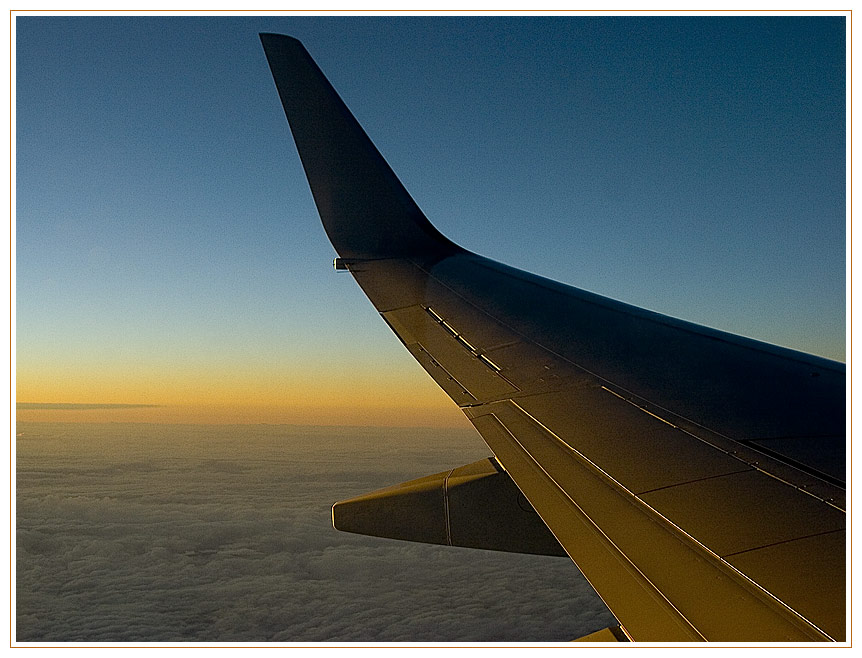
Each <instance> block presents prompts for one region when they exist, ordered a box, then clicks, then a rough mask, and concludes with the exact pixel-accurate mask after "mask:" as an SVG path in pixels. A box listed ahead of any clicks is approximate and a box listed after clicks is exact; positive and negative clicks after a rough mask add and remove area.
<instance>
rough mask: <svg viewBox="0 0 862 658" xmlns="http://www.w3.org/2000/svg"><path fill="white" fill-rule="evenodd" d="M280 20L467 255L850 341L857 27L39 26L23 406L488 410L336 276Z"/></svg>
mask: <svg viewBox="0 0 862 658" xmlns="http://www.w3.org/2000/svg"><path fill="white" fill-rule="evenodd" d="M259 32H280V33H286V34H290V35H293V36H295V37H297V38H299V39H300V40H302V41H303V42H304V44H305V46H306V47H307V49H308V50H309V52H310V53H311V54H312V56H313V57H314V58H315V59H316V61H317V62H318V64H319V65H320V67H321V68H322V69H323V71H324V73H326V75H327V76H328V77H329V78H330V80H331V81H332V83H333V85H334V86H335V88H336V89H337V90H338V91H339V93H340V94H341V95H342V97H343V98H344V100H345V101H346V103H347V105H348V106H349V107H350V108H351V110H352V111H353V112H354V114H355V115H356V116H357V118H358V119H359V121H360V123H361V124H362V125H363V126H364V127H365V129H366V131H367V132H368V134H369V136H370V137H371V139H372V140H373V141H374V142H375V143H376V144H377V146H378V148H379V149H380V150H381V152H382V153H383V155H384V157H386V158H387V160H388V161H389V163H390V164H391V165H392V167H393V169H394V170H395V172H396V173H397V174H398V175H399V177H400V178H401V180H402V181H403V182H404V184H405V186H406V187H407V189H408V190H409V191H410V192H411V194H412V195H413V197H414V198H415V199H416V201H417V203H418V204H419V206H420V207H421V208H422V209H423V210H424V211H425V213H426V215H427V216H428V217H429V219H430V220H431V221H432V222H433V223H434V224H435V225H436V226H437V227H438V228H439V229H440V230H441V231H442V232H443V233H444V234H446V235H447V236H449V237H450V238H452V239H453V240H455V241H456V242H458V243H460V244H462V245H463V246H465V247H467V248H468V249H471V250H473V251H477V252H479V253H481V254H483V255H486V256H488V257H491V258H493V259H495V260H499V261H502V262H506V263H508V264H510V265H514V266H516V267H520V268H523V269H526V270H529V271H532V272H535V273H538V274H542V275H544V276H548V277H550V278H553V279H557V280H560V281H563V282H565V283H569V284H572V285H575V286H578V287H581V288H584V289H587V290H591V291H593V292H597V293H599V294H603V295H607V296H609V297H613V298H615V299H619V300H622V301H625V302H629V303H632V304H636V305H638V306H643V307H646V308H649V309H651V310H655V311H658V312H661V313H666V314H668V315H672V316H676V317H681V318H684V319H686V320H690V321H693V322H697V323H700V324H705V325H708V326H712V327H716V328H719V329H723V330H727V331H731V332H733V333H738V334H742V335H746V336H750V337H753V338H757V339H760V340H765V341H767V342H770V343H776V344H779V345H783V346H786V347H790V348H794V349H798V350H802V351H805V352H811V353H815V354H818V355H821V356H825V357H827V358H832V359H836V360H843V359H844V346H845V257H846V254H845V234H846V197H845V187H846V177H845V169H846V162H845V146H846V135H845V125H846V117H845V98H846V97H845V19H844V18H843V17H816V18H812V17H777V18H776V17H744V18H738V17H720V18H713V17H693V18H691V17H687V18H678V17H677V18H673V17H641V18H631V17H613V18H603V17H588V18H585V17H547V18H515V17H506V18H500V17H475V18H473V17H457V18H439V17H434V18H428V17H401V18H394V17H119V16H112V17H35V16H25V17H21V16H19V17H17V18H16V19H15V39H16V42H15V52H16V88H15V89H16V133H15V134H16V140H17V141H16V149H17V150H16V176H17V178H16V243H15V244H16V258H17V263H16V314H17V315H16V343H17V344H16V370H17V371H16V385H17V400H18V402H20V403H28V404H29V405H30V406H29V407H27V408H24V409H19V411H18V412H17V415H18V418H19V419H21V420H67V421H72V420H87V421H93V420H99V421H102V420H117V421H128V420H140V421H146V422H269V423H276V422H281V423H310V424H332V425H336V424H347V425H449V426H466V421H465V420H464V419H463V418H462V417H461V414H460V412H459V411H458V410H457V408H456V407H455V406H454V405H453V404H452V403H451V402H450V401H449V399H448V398H447V397H446V396H445V395H444V394H443V393H442V392H441V391H440V390H439V389H438V388H437V386H436V385H435V384H434V383H433V382H432V381H431V379H430V378H429V377H428V376H427V375H426V374H425V373H424V372H423V371H422V370H421V368H420V367H419V366H418V365H417V364H416V363H415V362H414V361H413V359H412V358H410V356H409V355H408V354H407V352H406V351H405V350H404V348H403V347H402V346H401V345H400V344H399V342H398V340H397V339H396V338H395V337H394V336H392V334H391V332H390V331H389V329H388V328H387V327H386V326H385V324H384V323H383V322H381V321H380V320H379V318H378V317H377V314H376V312H375V311H374V309H373V308H372V306H371V305H370V304H369V303H368V301H367V300H366V299H365V297H364V295H363V294H362V293H361V291H360V290H359V288H358V287H357V286H356V285H355V283H354V282H353V281H352V279H351V277H350V276H349V275H346V274H340V273H336V272H334V270H333V269H332V258H333V257H334V255H335V254H334V251H333V249H332V247H331V246H330V244H329V242H328V240H327V238H326V236H325V234H324V232H323V229H322V227H321V225H320V221H319V219H318V216H317V213H316V210H315V208H314V204H313V201H312V198H311V194H310V191H309V189H308V185H307V182H306V180H305V177H304V175H303V173H302V169H301V166H300V163H299V158H298V156H297V153H296V149H295V147H294V145H293V141H292V138H291V137H290V134H289V130H288V127H287V122H286V121H285V117H284V113H283V111H282V108H281V106H280V103H279V100H278V95H277V93H276V91H275V87H274V84H273V82H272V77H271V75H270V72H269V69H268V66H267V64H266V60H265V58H264V55H263V51H262V48H261V46H260V42H259V40H258V36H257V35H258V33H259ZM58 405H61V406H58ZM62 405H65V406H62ZM75 405H80V406H75Z"/></svg>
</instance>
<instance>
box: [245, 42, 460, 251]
mask: <svg viewBox="0 0 862 658" xmlns="http://www.w3.org/2000/svg"><path fill="white" fill-rule="evenodd" d="M260 40H261V42H262V43H263V49H264V52H265V53H266V58H267V60H268V62H269V67H270V69H271V70H272V76H273V78H274V79H275V86H276V88H277V89H278V94H279V96H280V97H281V103H282V105H283V106H284V112H285V114H286V115H287V120H288V123H289V124H290V130H291V132H292V133H293V138H294V141H295V142H296V148H297V150H298V151H299V157H300V159H301V160H302V165H303V167H304V168H305V174H306V176H307V178H308V183H309V185H310V186H311V192H312V194H313V195H314V201H315V203H316V204H317V210H318V212H319V213H320V218H321V220H322V221H323V226H324V228H325V229H326V233H327V235H328V236H329V239H330V241H331V242H332V245H333V246H334V247H335V250H336V251H337V252H338V254H339V255H340V256H341V257H342V258H403V257H411V256H430V257H442V256H445V255H449V254H451V253H455V252H456V251H460V250H461V249H460V247H458V246H457V245H455V244H454V243H452V242H451V241H450V240H448V239H447V238H445V237H444V236H443V235H442V234H441V233H440V232H439V231H437V229H435V228H434V227H433V226H432V225H431V223H430V222H429V221H428V219H427V218H426V217H425V215H424V214H423V213H422V211H421V210H420V209H419V207H418V206H417V205H416V203H415V202H414V201H413V199H412V198H411V197H410V195H409V194H408V193H407V190H405V189H404V186H403V185H402V184H401V182H400V181H399V180H398V178H397V177H396V176H395V174H394V173H393V171H392V169H391V168H390V167H389V165H388V164H387V163H386V160H384V159H383V156H382V155H380V152H379V151H378V150H377V148H376V147H375V146H374V144H373V143H372V142H371V140H370V139H369V138H368V136H367V135H366V134H365V131H364V130H363V129H362V127H361V126H360V125H359V123H358V122H357V121H356V119H355V118H354V117H353V115H352V114H351V113H350V110H348V109H347V106H346V105H345V104H344V102H343V101H342V100H341V98H340V97H339V96H338V94H337V93H336V91H335V90H334V89H333V88H332V85H331V84H329V81H328V80H327V79H326V77H325V76H324V75H323V73H322V72H321V71H320V69H319V68H318V67H317V64H315V62H314V60H313V59H312V58H311V56H310V55H309V54H308V51H306V49H305V48H304V47H303V45H302V44H301V43H300V42H299V41H298V40H296V39H294V38H292V37H288V36H284V35H281V34H261V35H260Z"/></svg>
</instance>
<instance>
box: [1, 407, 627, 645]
mask: <svg viewBox="0 0 862 658" xmlns="http://www.w3.org/2000/svg"><path fill="white" fill-rule="evenodd" d="M18 431H19V432H21V435H20V436H19V437H18V440H17V468H18V476H17V504H16V512H17V563H16V576H17V592H16V596H17V610H16V613H17V616H16V631H17V640H18V641H36V642H46V641H51V642H57V641H108V642H124V641H129V642H144V641H165V642H177V641H195V642H201V641H217V642H228V641H246V642H264V641H273V642H317V641H332V642H389V641H405V642H409V641H419V642H428V641H440V642H448V641H451V642H471V641H477V642H486V641H504V642H514V641H532V642H538V641H566V640H570V639H574V638H576V637H579V636H581V635H584V634H586V633H589V632H591V631H594V630H596V629H598V628H602V627H604V626H607V625H609V624H611V623H613V618H612V617H611V615H610V613H609V612H608V611H607V609H606V608H605V607H604V605H603V604H602V603H601V602H600V601H599V600H598V598H597V597H596V595H595V594H594V593H593V592H592V590H591V589H590V587H589V586H588V585H587V584H586V582H585V581H584V580H583V578H582V577H581V576H580V574H579V573H578V571H577V570H576V569H575V567H574V566H573V565H572V564H571V563H570V562H569V561H568V560H565V559H559V558H548V557H535V556H522V555H510V554H503V553H495V552H488V551H473V550H468V549H457V548H447V547H440V546H427V545H422V544H411V543H404V542H395V541H391V540H384V539H376V538H369V537H361V536H356V535H350V534H346V533H339V532H336V531H335V530H333V529H332V527H331V525H330V506H331V504H332V503H333V502H334V501H336V500H339V499H342V498H347V497H350V496H353V495H356V494H358V493H362V492H365V491H368V490H371V489H375V488H378V487H381V486H385V485H388V484H394V483H396V482H400V481H403V480H406V479H410V478H412V477H417V476H420V475H425V474H429V473H432V472H436V471H440V470H443V469H445V468H448V467H451V466H456V465H460V464H463V463H466V462H469V461H471V460H475V459H478V458H481V457H483V456H486V455H487V449H486V448H484V446H483V445H482V444H481V441H480V440H479V439H478V437H474V436H473V435H471V434H470V433H467V432H462V431H452V430H442V431H441V430H434V431H431V430H415V429H412V430H392V429H368V428H356V429H355V430H345V429H338V428H303V427H290V426H234V427H223V426H221V427H220V426H168V427H165V426H159V425H122V424H106V425H80V424H23V425H19V427H18Z"/></svg>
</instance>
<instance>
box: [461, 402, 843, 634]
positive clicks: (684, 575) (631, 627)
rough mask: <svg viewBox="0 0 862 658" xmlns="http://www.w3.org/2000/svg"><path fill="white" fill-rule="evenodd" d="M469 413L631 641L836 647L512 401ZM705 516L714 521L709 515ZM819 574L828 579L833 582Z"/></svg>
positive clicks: (826, 576)
mask: <svg viewBox="0 0 862 658" xmlns="http://www.w3.org/2000/svg"><path fill="white" fill-rule="evenodd" d="M469 415H470V416H471V420H472V422H473V423H474V425H475V426H476V428H477V429H478V430H479V432H480V433H481V434H482V436H483V437H484V438H485V440H486V441H487V442H488V444H489V446H490V447H491V449H492V450H493V451H494V453H495V454H496V455H497V457H498V459H499V460H500V462H501V463H502V464H503V466H504V467H505V468H506V469H507V471H508V472H509V473H510V475H511V476H512V478H513V479H514V480H515V481H516V482H518V484H519V486H520V487H521V490H522V491H523V492H524V495H525V496H526V497H527V498H528V500H530V502H531V504H532V505H533V506H534V507H535V508H536V510H537V511H538V512H539V514H540V515H541V516H542V518H543V519H545V521H546V522H547V523H548V526H549V527H550V528H551V529H552V531H553V532H554V533H555V535H556V537H557V539H558V540H559V542H560V543H561V544H562V545H563V547H564V548H565V549H566V551H567V552H568V553H569V556H570V557H571V558H572V560H573V561H575V563H576V564H577V565H578V567H579V568H580V569H581V571H582V572H583V574H584V575H585V576H586V577H587V579H588V580H589V581H590V582H591V584H592V585H593V586H594V587H595V589H596V591H597V592H599V594H600V595H601V597H602V598H603V599H604V601H605V603H606V604H607V605H608V607H609V608H610V609H611V610H613V611H614V614H615V615H616V616H617V618H618V619H619V620H620V622H621V623H622V625H623V627H624V628H625V629H626V630H627V631H628V632H629V633H630V634H631V635H632V637H634V638H635V639H638V640H659V639H660V640H663V641H674V640H675V641H692V640H695V639H710V640H713V641H732V640H736V641H740V640H770V641H816V640H824V639H830V638H829V636H828V635H826V634H825V633H824V632H823V631H822V630H820V629H819V628H818V627H817V625H816V624H815V623H813V622H811V621H809V620H807V619H805V618H804V617H802V615H800V614H799V613H798V612H795V611H794V610H792V609H791V608H790V607H789V606H787V605H785V604H784V603H782V602H781V601H779V600H778V599H777V598H776V597H774V596H773V595H772V594H770V593H769V592H767V591H766V590H765V589H764V588H762V587H760V586H758V585H757V584H756V583H754V582H753V581H752V580H751V579H750V578H748V577H747V576H746V575H745V574H743V573H741V572H740V571H738V570H737V569H734V568H733V567H732V566H731V565H730V564H729V563H728V562H726V561H723V560H720V559H717V558H718V556H717V555H715V554H714V553H713V552H712V551H710V550H709V549H708V548H707V547H705V546H704V545H703V544H701V543H700V542H698V541H697V539H696V538H694V537H691V536H690V535H688V534H687V533H685V532H683V531H681V530H680V529H679V527H678V526H676V525H675V524H674V523H673V522H672V520H668V519H666V518H665V517H663V516H662V515H660V514H657V513H656V512H655V510H654V509H652V508H650V507H649V506H648V505H646V504H644V502H643V501H642V500H641V499H640V498H639V497H636V496H634V495H633V494H631V492H628V491H626V490H625V489H624V488H623V487H621V486H619V484H618V483H617V482H615V481H614V480H613V479H612V478H610V477H609V476H608V475H607V474H606V473H604V472H602V471H601V470H600V469H598V468H596V466H595V465H594V464H592V463H591V462H590V461H589V460H588V459H586V458H584V457H583V456H582V455H580V454H579V453H578V452H577V451H575V450H573V449H572V448H571V447H570V446H568V445H567V444H566V443H565V442H563V441H561V440H560V439H559V438H558V437H556V436H554V435H553V434H551V433H550V432H548V431H547V429H546V428H544V427H543V426H542V425H541V424H540V423H538V422H537V421H536V420H535V419H533V418H532V417H530V416H529V414H526V413H525V412H524V411H523V410H522V409H520V408H519V407H518V405H517V404H515V403H514V402H499V403H493V404H489V405H483V406H481V407H474V408H472V409H470V411H469ZM764 477H768V476H766V475H764ZM704 514H705V515H709V509H706V510H704ZM671 565H672V566H671ZM821 575H822V576H823V577H824V578H825V579H826V580H827V581H828V580H830V578H831V577H832V576H833V575H834V574H821ZM717 611H728V613H727V614H722V613H718V614H717ZM731 611H732V612H731Z"/></svg>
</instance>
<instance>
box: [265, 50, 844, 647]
mask: <svg viewBox="0 0 862 658" xmlns="http://www.w3.org/2000/svg"><path fill="white" fill-rule="evenodd" d="M261 39H262V41H263V45H264V49H265V51H266V55H267V58H268V60H269V64H270V67H271V69H272V72H273V76H274V78H275V82H276V86H277V88H278V92H279V95H280V96H281V101H282V104H283V106H284V109H285V112H286V114H287V118H288V121H289V123H290V127H291V131H292V133H293V136H294V139H295V141H296V144H297V148H298V151H299V155H300V158H301V159H302V163H303V166H304V167H305V171H306V174H307V176H308V180H309V183H310V186H311V190H312V193H313V195H314V199H315V202H316V204H317V207H318V210H319V212H320V216H321V218H322V220H323V224H324V227H325V228H326V232H327V234H328V235H329V238H330V240H331V241H332V244H333V246H334V247H335V249H336V250H337V251H338V253H339V255H340V256H341V258H340V259H339V263H338V265H339V266H340V267H344V268H346V269H348V270H349V271H350V272H351V273H352V274H353V276H354V277H355V279H356V281H357V282H358V283H359V285H360V286H361V287H362V289H363V291H364V292H365V293H366V295H367V296H368V298H369V299H370V300H371V302H372V303H373V304H374V306H375V307H376V308H377V310H378V311H379V312H380V314H381V316H382V317H383V319H384V320H385V321H386V323H387V324H388V325H389V326H390V327H391V328H392V330H393V331H394V332H395V333H396V334H397V335H398V337H399V338H400V339H401V341H402V342H403V343H404V345H405V347H406V348H407V350H408V351H409V352H410V353H411V354H412V355H413V357H414V358H415V359H416V360H417V361H419V363H420V364H421V365H422V367H423V368H425V370H426V371H428V373H429V374H430V375H431V377H433V378H434V380H435V381H436V382H437V383H438V384H439V385H440V386H441V387H442V388H443V390H444V391H446V393H447V394H448V395H449V396H450V397H451V398H452V399H453V400H454V401H455V402H456V403H457V404H458V405H459V406H460V407H461V408H462V410H463V411H464V413H465V414H466V415H467V417H468V418H469V419H470V421H471V422H472V423H473V425H474V426H475V427H476V429H477V430H478V431H479V432H480V433H481V435H482V437H483V438H484V439H485V441H486V443H487V444H488V446H489V447H490V448H491V450H492V451H493V453H494V455H495V457H496V459H497V461H498V462H499V463H500V464H501V465H502V467H503V468H504V469H505V471H506V472H507V473H508V474H509V476H511V478H512V479H513V480H514V482H515V483H516V484H517V486H518V488H519V489H520V490H521V492H522V493H523V495H524V496H525V497H526V498H527V499H528V500H529V502H530V503H531V504H532V506H533V508H535V510H536V511H537V512H538V514H539V515H540V516H541V518H542V520H543V521H544V522H545V524H546V525H547V526H548V528H549V529H550V530H551V532H552V533H553V534H554V536H555V537H556V539H557V541H559V543H560V544H561V545H562V547H563V548H564V549H565V551H566V553H568V555H569V556H570V557H571V558H572V559H573V560H574V561H575V563H576V564H577V565H578V567H579V568H580V570H581V571H582V572H583V573H584V575H585V576H586V577H587V578H588V580H589V581H590V582H591V584H592V585H593V587H594V588H595V589H596V591H597V592H598V593H599V595H600V596H601V597H602V598H603V599H604V601H605V603H607V605H608V607H609V608H610V609H611V610H612V611H613V613H614V614H615V615H616V617H617V619H618V620H619V621H620V623H621V625H622V627H623V628H624V629H625V631H626V633H627V634H628V635H629V636H630V637H631V638H633V639H635V640H657V641H692V640H703V639H706V640H720V641H758V640H764V641H797V640H798V641H812V640H815V641H816V640H829V639H833V640H843V639H844V635H845V630H844V626H845V592H844V583H845V576H844V569H845V530H844V528H845V513H844V511H843V510H844V489H845V487H844V481H845V464H844V453H845V448H844V446H845V408H844V404H845V402H844V400H845V370H844V366H843V365H842V364H838V363H834V362H831V361H827V360H825V359H820V358H816V357H813V356H809V355H805V354H801V353H798V352H793V351H790V350H786V349H782V348H778V347H773V346H770V345H766V344H763V343H759V342H756V341H753V340H749V339H744V338H740V337H736V336H732V335H729V334H726V333H722V332H719V331H715V330H711V329H706V328H703V327H698V326H696V325H693V324H690V323H686V322H683V321H679V320H675V319H672V318H668V317H665V316H662V315H658V314H655V313H652V312H649V311H645V310H642V309H638V308H635V307H632V306H628V305H626V304H622V303H619V302H616V301H613V300H610V299H606V298H603V297H599V296H597V295H594V294H591V293H588V292H585V291H582V290H578V289H576V288H571V287H569V286H565V285H562V284H559V283H555V282H552V281H549V280H546V279H543V278H541V277H537V276H534V275H531V274H527V273H525V272H521V271H518V270H515V269H513V268H510V267H507V266H505V265H501V264H499V263H495V262H493V261H491V260H488V259H486V258H483V257H481V256H478V255H476V254H473V253H470V252H467V251H465V250H464V249H462V248H460V247H458V246H457V245H455V244H454V243H452V242H450V241H449V240H448V239H446V238H445V237H443V236H442V235H441V234H440V233H439V232H437V231H436V229H434V228H433V227H432V226H431V224H430V223H429V222H428V220H427V219H426V218H425V216H424V215H423V213H422V211H421V210H420V209H419V208H418V207H417V206H416V204H415V203H414V202H413V200H412V199H411V198H410V196H409V194H408V193H407V192H406V191H405V190H404V188H403V186H402V185H401V184H400V182H399V181H398V179H397V178H396V176H395V175H394V173H393V172H392V170H391V169H390V168H389V166H388V165H387V163H386V162H385V160H384V159H383V158H382V156H381V155H380V154H379V152H378V151H377V149H376V148H375V147H374V145H373V144H372V143H371V141H370V140H369V139H368V137H367V136H366V135H365V133H364V132H363V130H362V128H361V127H360V126H359V124H358V123H357V122H356V120H355V119H354V118H353V116H352V115H351V113H350V112H349V110H348V109H347V108H346V106H345V105H344V104H343V103H342V101H341V100H340V98H339V97H338V95H337V94H336V92H335V91H334V90H333V89H332V87H331V86H330V84H329V83H328V82H327V80H326V78H325V77H324V76H323V74H322V73H321V72H320V70H319V69H318V67H317V66H316V65H315V63H314V62H313V60H312V59H311V57H310V56H309V55H308V53H307V52H306V50H305V49H304V48H303V46H302V45H301V44H300V43H299V42H298V41H296V40H295V39H292V38H290V37H285V36H280V35H270V34H264V35H261Z"/></svg>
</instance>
